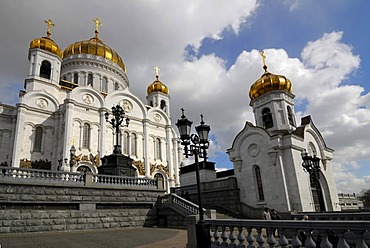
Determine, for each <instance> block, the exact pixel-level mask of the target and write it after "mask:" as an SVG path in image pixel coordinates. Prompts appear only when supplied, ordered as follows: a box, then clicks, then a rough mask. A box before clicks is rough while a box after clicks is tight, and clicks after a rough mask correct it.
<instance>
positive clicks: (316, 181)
mask: <svg viewBox="0 0 370 248" xmlns="http://www.w3.org/2000/svg"><path fill="white" fill-rule="evenodd" d="M301 156H302V160H303V162H302V167H303V170H304V171H305V172H307V173H308V174H309V175H310V184H311V185H313V186H314V187H315V188H316V192H317V198H318V200H319V206H320V212H324V211H326V209H325V202H324V195H323V193H322V190H321V185H320V172H321V168H320V158H318V157H316V155H313V157H312V156H311V155H310V154H308V153H307V151H306V150H303V151H302V153H301Z"/></svg>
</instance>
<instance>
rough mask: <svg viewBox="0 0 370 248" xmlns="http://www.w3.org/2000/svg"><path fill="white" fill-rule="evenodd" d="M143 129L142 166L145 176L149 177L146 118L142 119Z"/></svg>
mask: <svg viewBox="0 0 370 248" xmlns="http://www.w3.org/2000/svg"><path fill="white" fill-rule="evenodd" d="M143 129H144V147H143V148H144V152H143V154H144V168H145V177H150V164H149V154H148V153H149V134H148V120H147V119H145V120H143Z"/></svg>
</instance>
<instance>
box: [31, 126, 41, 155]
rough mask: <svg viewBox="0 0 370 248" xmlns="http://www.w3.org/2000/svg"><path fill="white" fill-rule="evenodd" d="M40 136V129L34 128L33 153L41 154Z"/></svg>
mask: <svg viewBox="0 0 370 248" xmlns="http://www.w3.org/2000/svg"><path fill="white" fill-rule="evenodd" d="M42 134H43V130H42V127H36V131H35V143H34V146H33V151H34V152H41V146H42Z"/></svg>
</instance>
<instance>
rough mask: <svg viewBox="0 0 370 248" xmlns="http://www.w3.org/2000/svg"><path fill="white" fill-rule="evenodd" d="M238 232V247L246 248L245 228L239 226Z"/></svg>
mask: <svg viewBox="0 0 370 248" xmlns="http://www.w3.org/2000/svg"><path fill="white" fill-rule="evenodd" d="M238 230H239V235H238V241H239V245H238V247H241V248H245V247H246V245H245V244H244V242H245V236H244V234H243V227H242V226H239V227H238Z"/></svg>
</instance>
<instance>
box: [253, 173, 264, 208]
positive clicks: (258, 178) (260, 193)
mask: <svg viewBox="0 0 370 248" xmlns="http://www.w3.org/2000/svg"><path fill="white" fill-rule="evenodd" d="M254 174H255V176H256V183H257V191H258V200H259V201H265V195H264V194H263V186H262V178H261V171H260V167H258V166H256V167H254Z"/></svg>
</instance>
